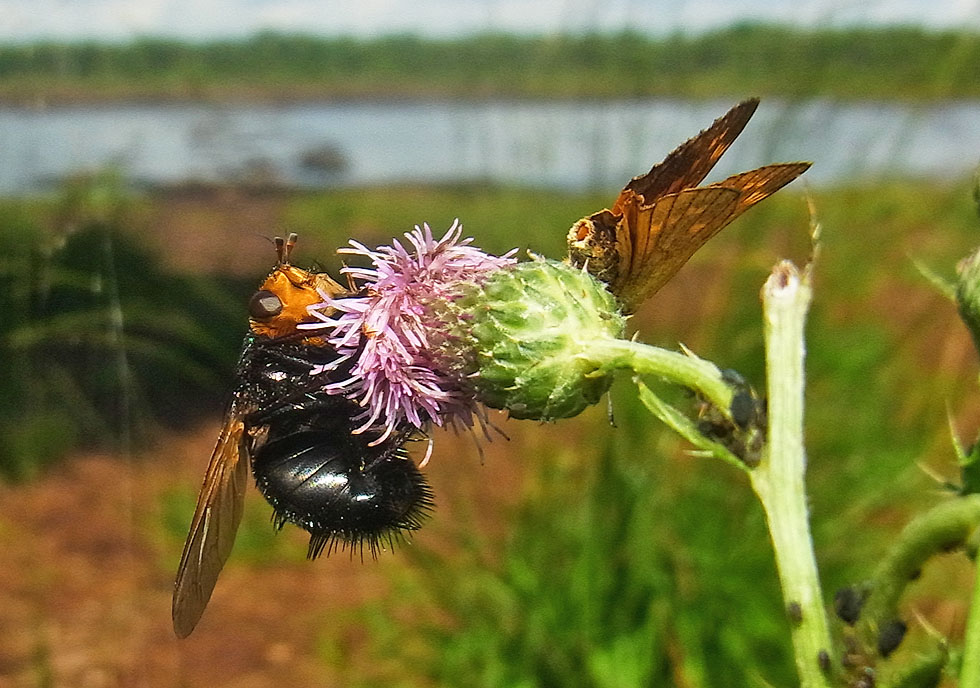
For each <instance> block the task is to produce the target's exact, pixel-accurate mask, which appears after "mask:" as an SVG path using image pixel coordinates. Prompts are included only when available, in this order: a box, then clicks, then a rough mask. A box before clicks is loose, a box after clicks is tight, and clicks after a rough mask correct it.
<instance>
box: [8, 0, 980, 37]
mask: <svg viewBox="0 0 980 688" xmlns="http://www.w3.org/2000/svg"><path fill="white" fill-rule="evenodd" d="M0 17H2V18H3V19H2V21H0V41H4V42H9V41H27V40H34V39H38V38H53V39H67V40H76V39H89V38H97V39H108V40H126V39H129V38H133V37H137V36H170V37H180V38H187V39H207V38H214V37H228V36H242V35H248V34H251V33H254V32H256V31H260V30H264V29H271V30H277V31H284V32H297V31H298V32H305V33H316V34H323V35H353V36H375V35H379V34H386V33H396V32H413V33H418V34H422V35H429V36H437V37H439V36H456V35H460V34H466V33H473V32H478V31H487V30H498V31H514V32H519V33H554V32H561V31H583V30H609V31H616V30H622V29H626V28H633V29H636V30H639V31H644V32H650V33H653V34H656V33H667V32H674V31H685V32H698V31H704V30H707V29H712V28H716V27H719V26H724V25H726V24H730V23H732V22H736V21H742V20H761V21H772V22H782V23H793V24H803V25H812V24H820V25H851V24H856V23H858V24H882V23H911V24H918V25H923V26H928V27H936V28H945V27H958V26H959V27H963V26H966V27H970V28H973V29H980V0H940V1H939V2H935V1H932V2H930V1H929V0H794V1H787V0H0Z"/></svg>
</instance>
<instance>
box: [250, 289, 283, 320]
mask: <svg viewBox="0 0 980 688" xmlns="http://www.w3.org/2000/svg"><path fill="white" fill-rule="evenodd" d="M280 313H282V301H280V300H279V297H278V296H276V295H275V294H273V293H272V292H271V291H268V290H266V289H260V290H259V291H257V292H255V293H254V294H253V295H252V298H251V299H250V300H249V302H248V314H249V315H250V316H252V317H253V318H255V319H256V320H268V319H269V318H274V317H275V316H277V315H279V314H280Z"/></svg>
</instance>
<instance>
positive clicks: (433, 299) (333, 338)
mask: <svg viewBox="0 0 980 688" xmlns="http://www.w3.org/2000/svg"><path fill="white" fill-rule="evenodd" d="M461 233H462V228H461V227H460V225H459V224H458V223H454V224H453V226H452V227H450V229H449V231H448V232H447V233H446V234H445V235H444V236H443V237H442V238H441V239H438V240H437V239H435V238H434V237H433V235H432V232H431V230H430V229H429V227H428V225H423V226H422V227H416V228H415V231H413V232H409V233H407V234H405V237H406V239H407V240H408V245H409V246H410V247H411V249H409V248H406V246H405V245H403V244H402V243H401V242H399V241H395V242H394V243H393V244H392V245H391V246H383V247H379V248H377V249H368V248H366V247H364V246H363V245H361V244H358V243H356V242H351V245H352V248H350V249H345V250H344V252H346V253H349V254H355V255H360V256H363V257H366V258H368V259H369V260H370V261H371V262H372V264H373V267H371V268H355V267H350V268H345V270H344V271H345V272H346V273H347V274H348V275H350V276H351V277H352V278H353V279H355V280H357V281H359V282H361V287H362V289H361V290H360V291H359V292H358V295H357V296H354V297H351V296H345V297H339V298H332V297H330V296H329V295H327V294H323V297H324V299H323V301H322V302H321V303H318V304H315V305H313V306H311V307H310V313H311V314H312V315H313V316H314V317H315V318H316V320H317V322H315V323H311V324H308V325H306V326H305V328H307V329H321V330H326V332H327V335H326V336H327V337H328V339H329V342H330V344H331V345H332V346H333V347H335V348H336V349H337V350H338V351H339V352H340V353H341V354H342V355H343V362H344V365H345V367H349V369H350V374H349V375H348V376H347V377H345V378H344V379H341V380H336V377H335V376H334V378H333V379H334V380H335V381H334V382H332V383H331V384H330V385H328V389H329V391H332V392H334V393H337V394H344V395H345V396H347V397H349V398H351V399H355V400H356V401H358V403H360V404H361V406H363V407H364V412H363V414H362V416H361V420H362V425H361V427H360V428H359V430H360V431H363V430H367V429H368V428H371V427H378V426H379V425H380V426H384V427H385V428H386V430H387V431H388V433H390V432H393V431H395V430H396V429H399V428H404V427H405V426H406V425H410V426H414V427H416V428H419V429H422V430H424V429H426V428H427V427H428V426H429V425H431V424H436V425H449V426H454V427H460V426H462V427H470V426H472V425H473V423H474V418H476V419H477V420H478V421H479V422H481V423H483V422H484V421H485V417H484V414H485V411H483V410H482V407H481V406H480V404H481V403H482V404H485V405H486V406H489V407H491V408H498V409H505V410H507V411H509V412H510V414H511V415H512V416H515V417H518V418H534V419H540V420H551V419H555V418H565V417H569V416H573V415H575V414H577V413H579V412H580V411H582V410H583V409H584V408H585V407H586V406H589V405H591V404H594V403H596V402H597V401H598V400H599V398H600V397H601V396H602V394H603V393H605V391H606V390H607V389H608V388H609V385H610V384H611V379H612V378H611V370H607V369H605V368H604V367H603V366H602V365H601V364H598V363H595V362H592V361H591V360H590V359H589V357H588V356H587V355H586V349H587V346H588V343H589V342H593V341H595V340H597V339H602V340H605V339H611V338H618V337H620V336H621V335H622V333H623V329H624V324H625V318H624V316H622V315H621V314H620V312H619V309H618V306H617V304H616V302H615V299H614V298H613V296H612V295H611V294H610V293H609V292H608V290H607V289H606V288H605V287H604V285H602V284H601V283H600V282H598V281H596V280H595V279H594V278H592V277H591V276H590V275H589V274H588V273H586V272H584V271H582V270H579V269H576V268H572V267H571V266H568V265H566V264H563V263H557V262H554V261H547V260H541V259H535V260H532V261H530V262H526V263H517V262H516V261H515V260H514V258H513V257H512V255H513V252H511V253H508V254H507V255H504V256H500V257H497V256H491V255H489V254H486V253H484V252H483V251H480V250H479V249H477V248H475V247H473V246H471V245H470V242H471V240H470V239H461ZM337 365H338V367H339V363H338V364H337ZM384 436H386V435H383V436H382V439H383V437H384Z"/></svg>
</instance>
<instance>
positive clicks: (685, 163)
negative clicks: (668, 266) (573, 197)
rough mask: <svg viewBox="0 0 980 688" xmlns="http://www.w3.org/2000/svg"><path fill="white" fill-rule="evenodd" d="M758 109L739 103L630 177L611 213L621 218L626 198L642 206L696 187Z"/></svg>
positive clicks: (756, 102) (749, 102)
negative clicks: (634, 200) (644, 170)
mask: <svg viewBox="0 0 980 688" xmlns="http://www.w3.org/2000/svg"><path fill="white" fill-rule="evenodd" d="M758 106H759V99H758V98H752V99H750V100H746V101H744V102H741V103H739V104H738V105H736V106H735V107H733V108H732V109H731V110H729V111H728V112H727V113H725V114H724V115H722V116H721V117H719V118H718V119H716V120H715V121H714V122H713V123H712V125H711V126H710V127H708V128H707V129H705V130H704V131H702V132H701V133H700V134H698V135H697V136H694V137H692V138H690V139H688V140H687V141H685V142H684V143H682V144H681V145H680V146H678V147H677V148H675V149H674V150H673V152H671V153H670V155H668V156H667V157H666V158H665V159H664V161H663V162H660V163H657V164H656V165H654V166H653V168H651V170H650V171H649V172H647V173H646V174H642V175H640V176H638V177H634V178H633V179H632V180H631V181H630V182H629V184H627V185H626V188H624V189H623V191H622V192H621V193H620V195H619V198H617V199H616V203H615V205H613V207H612V212H613V213H614V214H616V215H619V214H621V213H622V212H623V210H624V209H625V207H626V203H627V202H628V201H629V195H632V196H636V197H639V198H640V199H642V202H643V203H645V204H651V203H653V202H655V201H656V200H657V199H658V198H659V197H661V196H665V195H667V194H672V193H677V192H679V191H682V190H683V189H690V188H692V187H695V186H697V185H698V184H700V183H701V182H702V181H704V178H705V177H707V176H708V172H710V171H711V168H712V167H714V166H715V163H717V162H718V159H719V158H720V157H721V156H722V154H724V152H725V151H726V150H728V148H729V147H730V146H731V145H732V143H733V142H734V141H735V139H736V138H737V137H738V135H739V134H741V133H742V130H743V129H744V128H745V125H746V124H747V123H748V121H749V119H750V118H751V117H752V115H753V114H754V113H755V109H756V108H757V107H758Z"/></svg>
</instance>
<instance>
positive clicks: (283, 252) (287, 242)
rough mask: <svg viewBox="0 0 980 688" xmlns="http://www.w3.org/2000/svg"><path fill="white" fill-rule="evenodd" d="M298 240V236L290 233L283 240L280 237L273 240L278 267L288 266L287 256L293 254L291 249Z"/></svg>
mask: <svg viewBox="0 0 980 688" xmlns="http://www.w3.org/2000/svg"><path fill="white" fill-rule="evenodd" d="M298 239H299V235H298V234H296V232H290V234H289V236H288V237H286V238H285V239H283V238H282V237H280V236H277V237H276V238H275V239H273V241H275V243H276V258H277V259H278V261H279V265H289V254H290V253H292V252H293V247H294V246H295V245H296V241H297V240H298Z"/></svg>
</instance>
